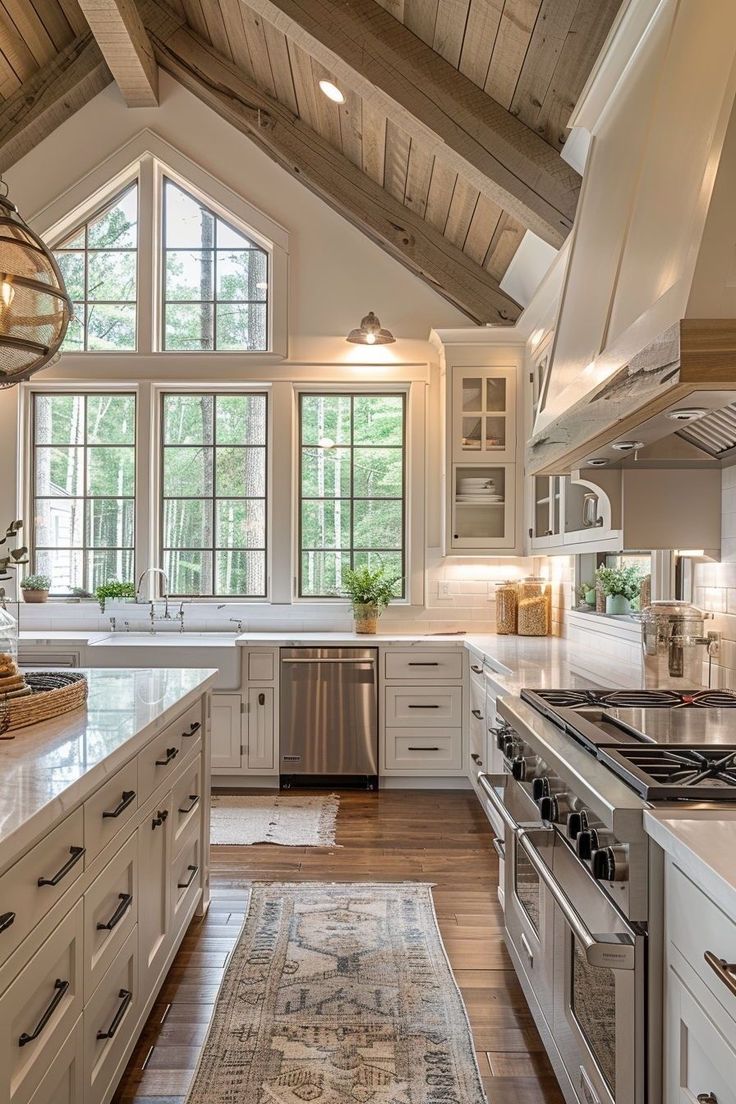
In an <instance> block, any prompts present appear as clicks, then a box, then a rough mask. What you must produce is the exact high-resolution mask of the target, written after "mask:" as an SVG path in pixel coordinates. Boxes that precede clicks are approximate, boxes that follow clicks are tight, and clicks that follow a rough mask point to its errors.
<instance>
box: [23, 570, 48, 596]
mask: <svg viewBox="0 0 736 1104" xmlns="http://www.w3.org/2000/svg"><path fill="white" fill-rule="evenodd" d="M50 586H51V579H50V577H49V576H48V575H26V577H25V579H21V581H20V589H21V590H22V591H23V601H24V602H45V601H46V599H47V598H48V596H49V587H50Z"/></svg>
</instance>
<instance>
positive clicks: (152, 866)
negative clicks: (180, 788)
mask: <svg viewBox="0 0 736 1104" xmlns="http://www.w3.org/2000/svg"><path fill="white" fill-rule="evenodd" d="M171 810H172V803H171V793H167V794H164V796H163V797H159V796H156V797H154V799H153V800H152V801H149V802H148V805H146V807H145V808H144V809H143V810H142V819H141V822H140V825H139V826H138V831H137V832H136V837H137V839H138V886H139V892H140V895H141V900H142V901H144V902H145V904H144V905H143V907H142V908H140V909H139V910H138V939H139V950H140V963H139V970H140V982H141V990H142V992H145V993H149V992H150V991H151V990H152V989H153V988H154V986H155V985H156V984H157V981H158V978H159V975H160V973H161V968H162V966H163V964H164V962H165V960H166V955H167V954H168V951H169V947H170V945H171V941H170V938H169V932H170V923H169V920H170V915H169V914H170V911H171V910H170V908H169V884H170V877H169V875H170V868H171V828H172V824H173V818H172V811H171Z"/></svg>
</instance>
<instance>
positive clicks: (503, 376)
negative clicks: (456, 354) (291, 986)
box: [452, 365, 517, 463]
mask: <svg viewBox="0 0 736 1104" xmlns="http://www.w3.org/2000/svg"><path fill="white" fill-rule="evenodd" d="M516 378H517V369H516V368H515V367H508V368H504V367H498V368H495V367H494V368H483V367H462V366H459V365H456V366H455V367H454V369H453V378H452V442H453V444H452V458H453V460H454V461H456V462H460V463H465V462H469V461H473V462H477V461H487V460H493V461H497V460H510V461H514V460H515V459H516Z"/></svg>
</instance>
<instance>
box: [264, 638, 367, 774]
mask: <svg viewBox="0 0 736 1104" xmlns="http://www.w3.org/2000/svg"><path fill="white" fill-rule="evenodd" d="M377 660H378V651H377V649H376V648H282V649H281V710H280V714H281V724H280V729H281V743H280V755H281V782H282V785H284V786H289V785H291V784H292V782H293V783H297V782H299V783H301V784H302V785H303V784H307V783H311V784H314V783H318V782H320V781H324V782H329V781H330V780H332V779H336V778H338V777H339V778H340V779H341V780H342V781H345V782H347V781H348V779H351V780H352V781H354V782H360V783H363V784H365V785H367V786H368V787H371V788H372V787H373V786H374V785H375V783H376V779H377V775H378V708H377V685H376V684H377V678H378V673H377Z"/></svg>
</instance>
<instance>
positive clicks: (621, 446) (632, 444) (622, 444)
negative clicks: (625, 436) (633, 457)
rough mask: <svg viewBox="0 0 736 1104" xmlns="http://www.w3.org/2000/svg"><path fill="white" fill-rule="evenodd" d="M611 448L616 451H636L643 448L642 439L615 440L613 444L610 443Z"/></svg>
mask: <svg viewBox="0 0 736 1104" xmlns="http://www.w3.org/2000/svg"><path fill="white" fill-rule="evenodd" d="M611 448H612V449H615V450H616V452H638V451H639V449H643V448H644V442H643V441H617V442H616V444H615V445H611Z"/></svg>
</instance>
